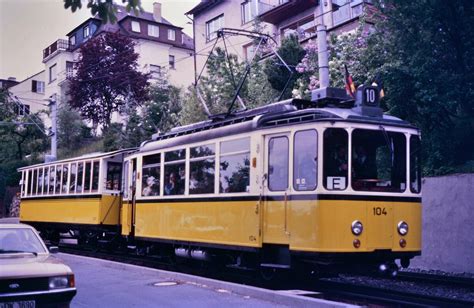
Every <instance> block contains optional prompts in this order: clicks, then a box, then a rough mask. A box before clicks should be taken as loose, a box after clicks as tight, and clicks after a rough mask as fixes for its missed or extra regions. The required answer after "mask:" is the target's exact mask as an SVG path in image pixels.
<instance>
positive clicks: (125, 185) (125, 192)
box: [122, 161, 130, 199]
mask: <svg viewBox="0 0 474 308" xmlns="http://www.w3.org/2000/svg"><path fill="white" fill-rule="evenodd" d="M129 166H130V162H129V161H125V162H124V164H123V180H122V185H123V186H122V187H123V197H124V199H128V190H129V184H128V182H129V178H128V177H129V168H130V167H129Z"/></svg>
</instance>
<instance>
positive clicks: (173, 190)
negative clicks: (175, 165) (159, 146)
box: [165, 172, 178, 195]
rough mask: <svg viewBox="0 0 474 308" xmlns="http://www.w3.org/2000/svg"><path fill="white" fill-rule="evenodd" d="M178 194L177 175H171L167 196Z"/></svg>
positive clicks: (167, 185)
mask: <svg viewBox="0 0 474 308" xmlns="http://www.w3.org/2000/svg"><path fill="white" fill-rule="evenodd" d="M177 192H178V183H177V179H176V174H175V173H174V172H171V173H170V176H169V180H168V183H166V185H165V195H176V194H177Z"/></svg>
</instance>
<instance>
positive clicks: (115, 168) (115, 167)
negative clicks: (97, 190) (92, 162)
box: [105, 162, 122, 190]
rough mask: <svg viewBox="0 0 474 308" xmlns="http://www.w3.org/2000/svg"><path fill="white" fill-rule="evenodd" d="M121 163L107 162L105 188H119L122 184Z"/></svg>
mask: <svg viewBox="0 0 474 308" xmlns="http://www.w3.org/2000/svg"><path fill="white" fill-rule="evenodd" d="M121 182H122V164H121V163H116V162H107V181H106V184H105V188H106V189H108V190H120V185H121V184H122V183H121Z"/></svg>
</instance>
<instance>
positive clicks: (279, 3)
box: [258, 0, 319, 25]
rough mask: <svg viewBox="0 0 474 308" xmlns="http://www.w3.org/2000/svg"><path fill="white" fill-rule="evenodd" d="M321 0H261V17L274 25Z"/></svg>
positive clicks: (259, 4)
mask: <svg viewBox="0 0 474 308" xmlns="http://www.w3.org/2000/svg"><path fill="white" fill-rule="evenodd" d="M318 3H319V0H259V1H258V6H259V17H260V19H261V20H262V21H264V22H268V23H271V24H274V25H277V24H279V23H281V22H282V21H284V20H286V19H288V18H289V16H294V15H296V14H298V13H300V12H303V11H304V10H306V9H309V8H311V7H316V6H317V5H318Z"/></svg>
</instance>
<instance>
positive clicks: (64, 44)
mask: <svg viewBox="0 0 474 308" xmlns="http://www.w3.org/2000/svg"><path fill="white" fill-rule="evenodd" d="M69 50H70V46H69V41H67V40H62V39H59V40H57V41H56V42H54V43H52V44H51V45H49V46H48V47H46V48H45V49H43V63H44V62H46V61H47V60H48V59H50V58H51V57H53V56H54V55H55V54H57V53H58V52H60V51H69Z"/></svg>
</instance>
